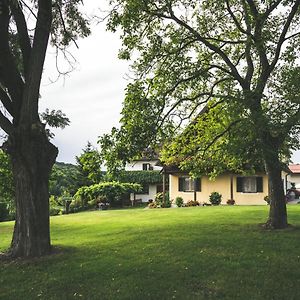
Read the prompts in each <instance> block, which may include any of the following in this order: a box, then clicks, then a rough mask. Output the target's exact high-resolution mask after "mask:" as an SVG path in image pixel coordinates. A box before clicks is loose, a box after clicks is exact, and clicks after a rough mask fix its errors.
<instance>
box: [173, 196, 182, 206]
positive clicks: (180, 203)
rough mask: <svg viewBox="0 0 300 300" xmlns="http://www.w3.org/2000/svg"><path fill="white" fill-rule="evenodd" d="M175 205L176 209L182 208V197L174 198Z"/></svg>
mask: <svg viewBox="0 0 300 300" xmlns="http://www.w3.org/2000/svg"><path fill="white" fill-rule="evenodd" d="M175 204H176V205H177V206H178V207H182V206H183V199H182V197H176V198H175Z"/></svg>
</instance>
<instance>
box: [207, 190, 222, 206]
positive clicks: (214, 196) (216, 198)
mask: <svg viewBox="0 0 300 300" xmlns="http://www.w3.org/2000/svg"><path fill="white" fill-rule="evenodd" d="M221 201H222V195H221V194H220V193H218V192H212V193H211V194H210V196H209V202H210V203H211V204H212V205H219V204H220V203H221Z"/></svg>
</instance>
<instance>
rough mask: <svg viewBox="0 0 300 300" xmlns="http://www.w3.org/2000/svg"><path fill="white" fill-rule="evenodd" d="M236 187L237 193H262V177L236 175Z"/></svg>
mask: <svg viewBox="0 0 300 300" xmlns="http://www.w3.org/2000/svg"><path fill="white" fill-rule="evenodd" d="M236 180H237V189H236V191H237V192H239V193H262V192H263V178H262V177H255V176H252V177H237V179H236Z"/></svg>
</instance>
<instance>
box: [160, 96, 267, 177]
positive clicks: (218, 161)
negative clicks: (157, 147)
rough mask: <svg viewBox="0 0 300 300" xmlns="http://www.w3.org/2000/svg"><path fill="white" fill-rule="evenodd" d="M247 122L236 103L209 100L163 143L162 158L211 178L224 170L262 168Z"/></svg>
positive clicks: (245, 170)
mask: <svg viewBox="0 0 300 300" xmlns="http://www.w3.org/2000/svg"><path fill="white" fill-rule="evenodd" d="M249 122H250V120H249V119H248V117H247V115H245V114H243V112H242V110H241V109H240V108H239V107H238V106H237V105H236V104H234V105H233V104H231V103H229V104H227V103H215V102H213V101H211V102H210V103H209V105H207V108H206V109H205V110H203V111H202V113H201V114H200V115H199V116H198V117H197V118H196V119H195V120H194V122H192V123H191V124H189V126H187V127H186V128H185V130H184V131H183V132H182V133H181V134H180V135H178V136H177V137H176V138H174V139H173V140H172V141H171V142H169V143H166V144H165V146H164V148H163V151H162V153H161V160H162V161H164V162H165V163H166V164H168V165H177V166H179V167H180V168H181V169H183V170H185V171H188V172H191V173H192V174H193V175H194V176H198V177H199V176H201V175H210V177H212V178H214V177H216V176H217V175H219V174H221V173H222V172H224V170H225V171H233V172H238V173H241V174H242V173H247V174H248V173H250V174H251V173H254V172H255V171H263V170H262V168H263V167H262V166H263V162H262V153H261V151H259V146H258V140H257V139H256V137H255V135H254V134H253V132H252V131H251V129H249V125H248V124H249ZM241 136H243V139H241Z"/></svg>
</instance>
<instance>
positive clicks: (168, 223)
mask: <svg viewBox="0 0 300 300" xmlns="http://www.w3.org/2000/svg"><path fill="white" fill-rule="evenodd" d="M267 211H268V207H266V206H263V207H258V206H252V207H238V206H233V207H230V206H228V207H196V208H179V209H155V210H147V209H129V210H111V211H94V212H86V213H79V214H72V215H67V216H57V217H52V218H51V228H52V242H53V245H55V246H57V247H59V248H61V250H62V252H61V253H59V254H55V255H52V256H49V257H47V258H43V259H39V260H34V261H27V262H20V261H17V262H3V261H2V262H1V261H0V299H5V300H7V299H14V300H16V299H47V300H48V299H60V300H61V299H88V300H89V299H101V300H102V299H114V300H115V299H142V300H143V299H157V300H160V299H230V300H235V299H243V300H252V299H264V300H266V299H278V300H279V299H280V300H285V299H286V300H292V299H300V206H290V207H289V222H290V223H292V224H293V225H294V227H293V228H291V229H288V230H285V231H276V232H274V231H265V230H263V229H261V228H260V227H259V226H258V223H262V222H264V221H265V219H266V216H267ZM12 225H13V224H12V223H11V222H10V223H0V251H4V250H5V249H6V248H7V247H8V245H9V241H10V238H11V232H12Z"/></svg>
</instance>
